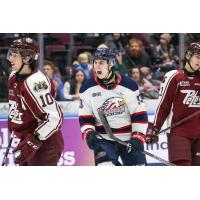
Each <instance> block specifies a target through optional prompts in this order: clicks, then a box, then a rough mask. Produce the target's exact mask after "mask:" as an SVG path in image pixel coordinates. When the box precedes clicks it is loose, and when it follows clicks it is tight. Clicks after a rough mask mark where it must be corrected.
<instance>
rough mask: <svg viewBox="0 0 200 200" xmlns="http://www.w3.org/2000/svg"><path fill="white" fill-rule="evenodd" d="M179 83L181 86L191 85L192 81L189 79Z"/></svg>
mask: <svg viewBox="0 0 200 200" xmlns="http://www.w3.org/2000/svg"><path fill="white" fill-rule="evenodd" d="M179 85H180V86H190V82H189V81H180V83H179Z"/></svg>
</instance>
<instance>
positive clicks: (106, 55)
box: [92, 48, 116, 66]
mask: <svg viewBox="0 0 200 200" xmlns="http://www.w3.org/2000/svg"><path fill="white" fill-rule="evenodd" d="M97 59H101V60H107V61H108V63H109V65H111V66H113V65H115V63H116V54H115V53H114V52H113V51H112V50H111V49H109V48H97V50H96V51H95V53H94V54H93V57H92V60H93V63H94V60H97Z"/></svg>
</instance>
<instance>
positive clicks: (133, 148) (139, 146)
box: [127, 132, 146, 155]
mask: <svg viewBox="0 0 200 200" xmlns="http://www.w3.org/2000/svg"><path fill="white" fill-rule="evenodd" d="M145 141H146V136H145V135H144V134H142V133H139V132H134V133H133V134H132V136H131V139H130V140H129V142H128V144H127V153H132V154H135V155H138V154H140V153H142V152H143V151H144V143H145Z"/></svg>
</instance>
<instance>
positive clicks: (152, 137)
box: [146, 122, 160, 144]
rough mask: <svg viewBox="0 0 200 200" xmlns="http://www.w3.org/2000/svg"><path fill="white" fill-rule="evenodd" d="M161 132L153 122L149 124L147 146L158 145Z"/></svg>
mask: <svg viewBox="0 0 200 200" xmlns="http://www.w3.org/2000/svg"><path fill="white" fill-rule="evenodd" d="M159 131H160V129H159V128H158V127H155V126H154V124H153V123H152V122H149V125H148V128H147V134H146V143H147V144H153V143H157V142H158V135H159Z"/></svg>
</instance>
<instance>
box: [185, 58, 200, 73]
mask: <svg viewBox="0 0 200 200" xmlns="http://www.w3.org/2000/svg"><path fill="white" fill-rule="evenodd" d="M186 62H187V63H188V65H189V67H190V69H191V70H192V72H189V71H188V70H187V69H186V67H184V68H183V69H184V71H185V73H186V74H188V75H189V76H197V75H198V74H199V73H200V71H199V69H197V70H194V69H193V67H192V65H191V64H190V59H189V60H188V59H187V60H186Z"/></svg>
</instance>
